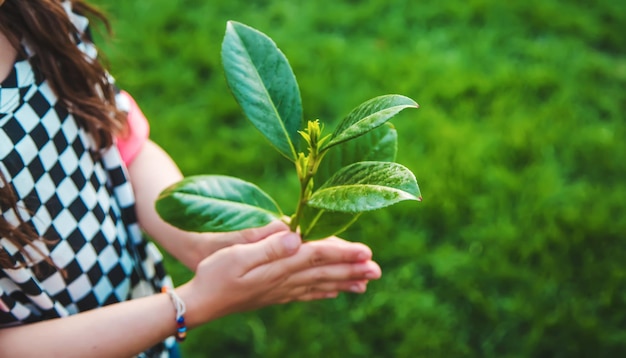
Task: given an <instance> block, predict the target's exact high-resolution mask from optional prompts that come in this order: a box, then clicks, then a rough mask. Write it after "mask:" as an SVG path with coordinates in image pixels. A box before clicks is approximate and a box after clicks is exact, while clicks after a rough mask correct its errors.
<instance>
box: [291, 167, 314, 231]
mask: <svg viewBox="0 0 626 358" xmlns="http://www.w3.org/2000/svg"><path fill="white" fill-rule="evenodd" d="M312 159H316V158H315V157H314V156H312V158H309V160H312ZM310 168H312V167H310V166H308V165H307V168H306V171H305V175H304V177H303V178H300V196H299V198H298V206H297V207H296V212H295V214H294V215H293V218H292V219H291V222H290V223H289V228H290V229H291V231H294V232H295V231H296V230H297V228H298V225H300V219H301V218H302V212H303V211H304V206H305V205H306V203H307V201H308V200H309V197H310V196H311V188H310V183H311V179H313V176H314V175H315V172H313V171H311V170H309V169H310Z"/></svg>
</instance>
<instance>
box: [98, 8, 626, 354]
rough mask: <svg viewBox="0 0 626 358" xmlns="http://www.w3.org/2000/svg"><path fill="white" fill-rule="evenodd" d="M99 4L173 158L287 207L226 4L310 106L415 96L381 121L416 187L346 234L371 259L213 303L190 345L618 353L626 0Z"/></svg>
mask: <svg viewBox="0 0 626 358" xmlns="http://www.w3.org/2000/svg"><path fill="white" fill-rule="evenodd" d="M97 3H98V4H100V5H101V6H102V8H103V9H105V10H106V11H107V13H108V14H109V15H110V17H111V19H112V21H113V28H114V31H115V35H114V37H113V38H112V39H110V40H104V41H101V42H100V45H101V47H102V49H103V51H102V52H103V53H104V54H105V55H106V57H107V58H108V61H109V64H110V68H111V72H112V73H113V74H114V75H115V77H116V78H117V80H118V83H119V84H120V86H121V87H123V88H125V89H126V90H128V91H129V92H131V93H132V94H133V95H134V96H135V97H136V99H137V101H138V102H139V104H140V105H141V106H142V108H143V110H144V112H145V113H146V115H147V116H148V117H149V119H150V121H151V126H152V138H153V139H154V140H155V141H156V142H158V143H159V144H161V145H162V146H163V147H164V148H165V149H166V150H167V151H168V152H169V153H170V154H171V155H172V157H173V158H174V159H175V160H176V161H177V162H178V163H179V165H180V167H181V169H182V170H183V171H184V173H185V174H186V175H192V174H227V175H232V176H237V177H240V178H242V179H245V180H248V181H252V182H255V183H257V184H259V186H261V187H262V188H263V189H264V190H265V191H267V192H268V193H270V194H271V195H272V196H274V197H275V198H277V200H278V201H279V202H280V203H281V205H282V206H283V208H287V210H289V209H291V208H292V207H293V205H292V203H290V200H291V199H292V198H294V197H295V196H296V195H297V184H296V182H295V181H294V179H295V178H294V177H293V175H294V174H293V169H292V168H291V166H290V163H289V162H287V161H286V160H284V159H283V158H282V157H281V156H280V155H279V154H278V153H277V152H275V151H274V150H273V149H272V148H271V147H270V146H269V145H268V143H267V141H266V140H265V139H263V138H262V136H261V135H260V134H259V133H258V132H256V130H255V129H254V128H253V126H252V125H251V124H250V123H249V122H248V121H247V120H246V119H245V118H244V117H243V115H242V112H241V110H240V109H239V107H238V105H237V104H236V102H235V100H234V99H233V97H232V96H231V95H230V93H229V91H228V88H227V86H226V82H225V79H224V75H223V71H222V67H221V63H220V53H219V50H220V46H221V41H222V38H223V35H224V31H225V26H226V21H227V20H237V21H240V22H243V23H245V24H248V25H250V26H252V27H255V28H257V29H259V30H260V31H262V32H264V33H266V34H267V35H269V36H270V37H272V38H273V39H274V40H275V41H276V42H277V44H278V46H279V47H280V48H281V49H282V50H283V52H284V53H285V54H286V56H287V58H288V59H289V60H290V63H291V65H292V67H293V69H294V72H295V74H296V77H297V79H298V82H299V84H300V89H301V93H302V101H303V105H304V112H305V113H304V117H305V119H307V120H308V119H315V118H319V119H320V120H322V121H323V122H327V123H329V124H330V125H332V126H334V123H337V121H338V120H340V119H341V118H342V117H343V116H344V115H345V114H347V113H348V112H349V111H350V110H351V109H352V108H353V107H355V106H356V105H358V104H360V103H361V102H363V101H365V100H367V99H369V98H372V97H375V96H378V95H382V94H388V93H399V94H403V95H406V96H409V97H411V98H413V99H415V100H416V101H417V102H418V103H419V104H420V105H421V108H420V109H418V110H417V111H414V110H411V111H405V112H403V113H401V114H400V115H398V116H397V117H395V118H394V119H393V120H392V122H393V123H394V124H395V126H396V127H397V129H398V132H399V148H400V151H399V156H398V160H397V161H398V162H399V163H401V164H403V165H405V166H407V167H409V168H410V169H411V170H412V171H413V172H415V174H416V176H417V179H418V182H419V184H420V188H421V190H422V194H423V197H424V201H423V202H422V203H415V202H407V203H401V204H398V205H395V206H393V207H391V208H388V209H384V210H381V211H376V212H373V213H370V214H367V215H365V216H364V217H363V218H362V219H361V220H360V221H359V222H357V224H355V225H354V226H353V228H352V229H351V230H349V231H348V232H346V233H345V234H344V235H343V236H344V237H345V238H346V239H349V240H353V241H362V242H365V243H366V244H368V245H370V246H371V247H372V248H373V251H374V254H375V258H376V260H377V261H378V262H379V263H380V265H381V267H382V269H383V278H382V279H381V280H379V281H376V282H372V283H370V285H369V289H368V292H367V293H366V294H365V295H362V296H358V295H352V294H344V295H342V296H340V297H339V298H338V299H336V300H331V301H323V302H314V303H292V304H288V305H285V306H278V307H269V308H265V309H262V310H260V311H257V312H252V313H244V314H237V315H233V316H230V317H226V318H223V319H220V320H218V321H215V322H212V323H210V324H207V325H206V326H204V327H202V328H199V329H196V330H194V331H192V332H190V334H189V338H188V340H187V341H186V342H185V343H184V344H183V346H182V347H183V350H184V353H185V355H186V356H187V357H208V356H213V357H295V356H297V357H319V356H324V357H617V356H624V355H626V245H625V240H624V239H625V238H624V236H626V210H625V208H626V203H625V201H626V185H625V183H624V180H625V179H626V144H625V139H626V123H625V120H624V112H625V110H626V36H625V35H624V32H625V31H626V2H624V1H615V0H598V1H564V0H541V1H539V0H536V1H512V2H502V1H495V0H468V1H461V0H454V1H445V2H444V1H434V0H425V1H409V0H392V1H389V0H372V1H358V0H351V1H350V0H317V1H300V0H281V1H278V0H277V1H239V0H215V1H206V0H132V1H107V0H99V1H97ZM168 267H169V270H170V272H171V273H172V275H173V276H174V279H175V281H176V282H178V283H181V282H184V281H185V280H186V279H188V278H189V277H190V275H191V274H190V272H188V271H187V270H185V269H184V268H182V266H180V265H179V264H177V263H174V262H173V261H172V260H171V259H169V258H168Z"/></svg>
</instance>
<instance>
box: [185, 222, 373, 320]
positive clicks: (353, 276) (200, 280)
mask: <svg viewBox="0 0 626 358" xmlns="http://www.w3.org/2000/svg"><path fill="white" fill-rule="evenodd" d="M380 276H381V270H380V267H379V266H378V264H376V263H375V262H374V261H372V252H371V250H370V249H369V248H368V247H367V246H366V245H363V244H360V243H352V242H348V241H345V240H342V239H339V238H334V237H333V238H328V239H324V240H318V241H313V242H307V243H304V244H303V243H302V242H301V239H300V236H299V235H298V234H295V233H292V232H288V231H283V232H279V233H275V234H272V235H270V236H269V237H267V238H266V239H264V240H260V241H256V242H252V243H249V244H245V245H242V244H236V245H233V246H230V247H227V248H224V249H221V250H219V251H217V252H216V253H215V254H213V255H211V256H209V257H207V258H206V259H204V260H203V261H202V262H200V264H199V265H198V268H197V270H196V276H195V277H194V278H193V279H192V280H191V281H190V282H188V283H187V284H185V285H183V286H181V287H180V288H178V289H177V291H178V292H179V294H180V296H181V297H182V299H183V301H185V302H186V303H187V309H188V312H189V313H188V314H187V315H186V316H187V322H188V324H189V325H190V326H195V325H198V324H201V323H204V322H207V321H209V320H212V319H215V318H218V317H221V316H224V315H227V314H231V313H235V312H243V311H249V310H253V309H257V308H261V307H264V306H268V305H273V304H278V303H286V302H291V301H308V300H316V299H324V298H331V297H336V296H337V295H338V293H339V292H342V291H348V292H356V293H362V292H365V290H366V286H367V283H368V281H369V280H374V279H378V278H380Z"/></svg>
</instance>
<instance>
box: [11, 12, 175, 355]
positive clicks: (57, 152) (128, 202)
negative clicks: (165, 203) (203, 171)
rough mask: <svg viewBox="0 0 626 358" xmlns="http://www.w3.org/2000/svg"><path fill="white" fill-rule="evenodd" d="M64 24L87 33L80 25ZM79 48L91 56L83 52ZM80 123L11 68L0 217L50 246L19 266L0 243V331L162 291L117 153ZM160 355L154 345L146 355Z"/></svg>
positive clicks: (25, 63)
mask: <svg viewBox="0 0 626 358" xmlns="http://www.w3.org/2000/svg"><path fill="white" fill-rule="evenodd" d="M68 4H69V3H65V6H66V7H67V5H68ZM67 9H68V10H69V8H67ZM70 14H71V18H72V20H73V21H74V23H75V25H76V26H77V28H78V29H79V30H80V31H81V32H82V31H86V29H87V22H86V19H85V18H83V17H81V16H78V15H76V14H73V13H71V12H70ZM79 47H81V49H83V51H84V52H85V53H87V54H88V55H90V56H92V57H93V56H95V49H94V47H93V46H91V45H90V44H88V43H83V42H81V43H79ZM79 123H80V122H79V121H77V119H76V118H75V117H74V116H73V115H72V114H71V113H69V112H68V110H67V107H66V106H65V105H64V104H63V103H62V101H59V100H58V99H57V97H56V95H55V94H54V92H53V91H52V89H51V88H50V86H49V84H48V82H47V81H46V80H45V79H44V78H43V77H42V76H41V75H40V74H39V72H38V71H37V69H36V68H33V67H32V66H31V64H30V62H29V60H28V59H19V60H18V61H17V62H16V63H15V66H14V68H13V71H12V73H11V74H10V75H9V77H8V78H7V79H6V80H4V81H3V82H2V84H1V85H0V170H2V172H3V173H4V175H5V177H6V178H7V179H8V181H9V182H10V183H11V184H12V185H13V187H14V189H15V192H16V194H17V195H18V197H19V202H18V205H19V207H20V208H22V209H23V210H20V213H16V212H14V211H13V210H12V209H9V208H1V211H0V213H1V214H2V215H3V216H4V217H5V218H6V219H7V220H8V221H9V222H12V223H14V224H17V222H18V221H17V215H20V216H21V217H22V218H24V219H25V220H27V222H28V224H30V225H32V226H33V227H34V228H35V230H36V232H37V233H38V234H39V235H40V236H41V237H43V238H46V239H48V240H51V243H49V244H46V243H44V242H43V241H37V242H35V244H34V245H36V247H37V248H38V249H39V252H38V251H37V250H35V249H34V248H33V247H27V250H28V252H29V254H30V256H31V259H32V260H28V259H27V258H26V257H25V256H24V255H23V254H22V253H21V252H20V251H19V250H18V248H17V247H15V246H14V245H13V244H12V243H11V242H10V241H9V240H7V239H6V238H0V244H1V246H2V249H3V250H5V252H6V253H8V255H9V257H10V258H11V259H12V260H13V262H14V263H16V268H14V269H3V270H0V327H8V326H12V325H18V324H27V323H32V322H38V321H42V320H46V319H52V318H58V317H65V316H68V315H72V314H75V313H78V312H83V311H87V310H90V309H94V308H97V307H101V306H104V305H108V304H112V303H116V302H122V301H126V300H129V299H132V298H135V297H139V296H142V295H147V294H153V293H156V292H159V290H160V287H161V286H163V285H171V282H170V281H169V278H168V277H167V276H166V275H165V272H164V270H163V266H162V257H161V255H160V253H159V252H158V250H157V249H156V247H155V246H154V245H153V244H152V243H149V242H147V241H146V240H145V239H144V238H143V236H142V233H141V231H140V229H139V227H138V225H137V219H136V216H135V206H134V205H135V200H134V196H133V191H132V188H131V186H130V183H129V181H128V180H127V173H126V168H125V166H124V164H123V161H122V159H121V156H120V153H119V151H118V150H117V148H115V147H113V148H110V149H108V150H106V151H98V150H96V149H95V148H94V144H93V140H92V138H91V137H90V136H89V135H88V134H87V133H86V132H85V131H84V130H83V128H81V126H80V124H79ZM40 253H42V254H44V255H47V256H49V257H50V258H51V259H52V261H53V262H54V263H55V264H56V266H57V267H58V268H60V269H61V270H60V271H59V270H57V269H55V268H53V267H51V266H50V265H49V264H48V263H46V262H45V261H44V258H43V257H42V255H41V254H40ZM19 264H23V265H21V266H20V265H19ZM166 345H167V346H170V345H171V340H169V341H168V343H167V344H166ZM166 351H167V349H166V348H165V345H163V344H162V345H160V347H156V348H155V350H153V351H151V352H149V353H147V354H146V355H149V356H155V355H159V354H162V353H164V352H165V353H166Z"/></svg>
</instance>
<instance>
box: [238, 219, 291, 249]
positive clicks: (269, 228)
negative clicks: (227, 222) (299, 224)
mask: <svg viewBox="0 0 626 358" xmlns="http://www.w3.org/2000/svg"><path fill="white" fill-rule="evenodd" d="M287 230H289V226H287V224H285V223H284V222H282V221H280V220H274V221H272V222H271V223H269V224H267V225H265V226H262V227H257V228H252V229H245V230H241V231H237V232H236V233H235V235H234V237H233V244H248V243H253V242H257V241H259V240H262V239H265V238H266V237H268V236H270V235H272V234H275V233H277V232H281V231H287Z"/></svg>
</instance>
